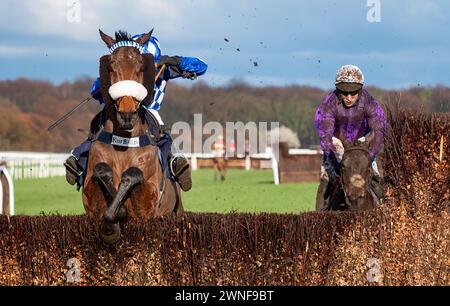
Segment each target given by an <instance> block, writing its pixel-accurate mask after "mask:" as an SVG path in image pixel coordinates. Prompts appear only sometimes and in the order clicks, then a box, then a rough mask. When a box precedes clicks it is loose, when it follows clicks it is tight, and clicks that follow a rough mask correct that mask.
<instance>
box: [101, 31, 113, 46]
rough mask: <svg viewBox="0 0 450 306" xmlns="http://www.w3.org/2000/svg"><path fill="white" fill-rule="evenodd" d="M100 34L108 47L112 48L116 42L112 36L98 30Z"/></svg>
mask: <svg viewBox="0 0 450 306" xmlns="http://www.w3.org/2000/svg"><path fill="white" fill-rule="evenodd" d="M98 31H99V33H100V37H101V38H102V40H103V41H104V42H105V44H106V45H107V46H108V48H111V46H112V45H113V44H114V43H115V42H116V41H115V40H114V39H113V38H112V37H111V36H109V35H106V34H105V33H103V32H102V30H100V29H98Z"/></svg>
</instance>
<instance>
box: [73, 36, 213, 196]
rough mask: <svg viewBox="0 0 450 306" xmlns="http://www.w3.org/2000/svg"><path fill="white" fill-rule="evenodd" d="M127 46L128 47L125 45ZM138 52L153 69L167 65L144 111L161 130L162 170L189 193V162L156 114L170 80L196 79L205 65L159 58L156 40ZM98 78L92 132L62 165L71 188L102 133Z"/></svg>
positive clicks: (194, 60)
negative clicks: (97, 109)
mask: <svg viewBox="0 0 450 306" xmlns="http://www.w3.org/2000/svg"><path fill="white" fill-rule="evenodd" d="M142 35H144V34H139V35H135V36H133V37H132V38H131V39H130V41H127V42H123V41H121V42H120V45H119V43H117V46H115V45H113V46H112V47H111V50H110V53H111V52H112V51H113V48H117V47H119V46H132V47H135V46H136V43H135V42H134V40H136V39H138V38H140V37H141V36H142ZM127 43H128V44H127ZM141 52H142V53H143V54H149V53H151V54H152V55H153V57H154V60H155V69H158V68H161V67H162V66H163V65H166V69H165V70H164V71H163V72H162V73H161V74H160V76H159V78H158V79H157V80H156V82H155V87H154V92H155V94H154V98H153V101H152V102H151V103H150V104H149V105H148V106H147V107H146V109H147V111H148V112H149V113H151V114H152V115H153V117H154V118H155V119H156V120H157V121H158V123H159V125H160V126H161V127H162V129H161V131H162V132H163V136H162V137H161V138H160V140H159V141H158V143H157V146H158V148H159V151H160V160H161V164H162V165H163V167H164V168H169V169H170V173H169V176H170V177H171V178H172V179H174V180H176V181H177V182H178V184H179V185H180V187H181V189H182V190H183V191H188V190H190V189H191V187H192V180H191V170H190V167H189V162H188V160H187V159H186V157H184V156H183V155H181V154H180V153H176V149H175V147H174V145H173V140H172V137H171V136H170V134H169V132H168V131H167V130H166V129H164V123H163V121H162V119H161V117H160V115H159V113H158V111H159V109H160V107H161V104H162V101H163V98H164V93H165V90H166V85H167V82H168V81H169V80H170V79H174V78H178V77H183V78H188V79H191V80H193V79H195V78H196V77H197V76H200V75H202V74H204V73H205V72H206V69H207V67H208V66H207V64H206V63H205V62H204V61H202V60H200V59H199V58H196V57H182V56H167V55H161V48H160V44H159V41H158V39H156V37H154V36H151V37H150V39H149V41H148V42H147V43H146V44H145V45H144V46H143V48H142V50H141ZM100 87H101V86H100V79H99V78H97V79H96V80H95V82H94V84H92V88H91V95H92V97H93V98H94V99H96V100H98V101H99V103H100V108H101V111H100V112H99V113H98V114H97V115H96V116H95V117H94V119H93V120H92V122H91V131H90V135H89V137H88V139H86V140H85V141H84V142H83V143H82V144H81V145H80V146H78V147H76V148H75V149H73V150H72V152H71V156H70V157H69V158H68V159H67V161H66V162H65V163H64V165H65V166H66V179H67V182H68V183H69V184H71V185H74V184H75V183H77V187H78V189H79V188H80V187H81V186H82V185H83V182H84V176H85V172H86V169H87V160H88V155H89V149H90V147H91V144H92V141H93V140H94V139H95V135H96V134H97V133H98V132H99V131H100V130H101V128H102V125H103V122H102V117H104V116H102V115H101V114H102V110H103V108H104V106H105V105H104V103H103V100H102V95H101V92H100Z"/></svg>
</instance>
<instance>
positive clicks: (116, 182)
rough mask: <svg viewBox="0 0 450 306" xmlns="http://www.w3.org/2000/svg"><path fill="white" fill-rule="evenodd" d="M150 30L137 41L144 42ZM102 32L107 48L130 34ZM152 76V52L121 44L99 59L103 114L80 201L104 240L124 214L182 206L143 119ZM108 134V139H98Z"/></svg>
mask: <svg viewBox="0 0 450 306" xmlns="http://www.w3.org/2000/svg"><path fill="white" fill-rule="evenodd" d="M151 33H152V31H150V32H149V33H147V34H145V35H143V36H142V37H141V38H140V39H138V40H136V42H137V43H138V44H139V45H143V44H145V43H146V42H147V41H148V40H149V39H150V36H151ZM100 36H101V38H102V40H103V41H104V42H105V43H106V45H107V46H108V47H109V48H111V47H112V46H117V44H116V42H121V41H129V40H131V39H130V37H129V36H128V34H126V33H124V32H119V33H116V39H115V40H114V39H113V38H112V37H110V36H108V35H106V34H104V33H103V32H102V31H100ZM154 78H155V66H154V60H153V56H152V55H151V54H146V55H142V54H141V52H140V50H139V49H138V48H136V47H133V46H120V45H119V47H117V48H116V49H115V50H114V51H113V52H112V53H111V55H110V56H104V57H103V58H102V59H101V62H100V79H101V84H102V96H103V99H104V101H105V103H106V106H105V109H104V111H103V115H104V116H105V120H104V124H103V128H102V130H101V131H100V132H99V133H98V134H97V139H96V141H94V142H93V144H92V146H91V148H90V151H89V162H88V166H87V173H86V178H85V181H84V185H83V204H84V207H85V210H86V212H87V214H88V215H89V216H91V217H93V218H95V219H96V220H98V221H99V222H101V227H100V234H101V237H102V238H103V240H104V241H105V242H107V243H114V242H116V241H117V240H118V239H119V238H120V222H122V221H124V220H126V219H131V220H142V221H147V220H149V218H151V217H154V216H160V215H165V214H169V213H173V212H177V213H179V212H182V203H181V198H180V189H179V187H178V185H176V184H175V182H173V181H172V180H170V179H168V178H167V175H165V172H164V170H163V168H162V166H161V164H160V161H159V157H158V149H157V147H156V140H155V135H153V134H152V133H151V132H150V131H149V130H150V128H151V127H150V126H149V125H148V123H147V121H146V120H145V116H146V113H147V115H148V114H149V112H147V111H146V110H145V108H144V107H143V105H145V103H148V101H151V99H152V97H153V94H152V93H153V86H154V81H155V80H154ZM124 81H125V82H124ZM142 84H145V85H146V87H145V89H144V88H143V87H144V86H143V85H142ZM146 89H148V92H147V95H146ZM154 122H155V124H157V120H154ZM156 128H157V129H158V128H159V125H158V126H157V127H156ZM105 135H106V137H105ZM108 137H109V140H110V141H106V142H105V141H100V140H101V139H103V140H104V139H105V138H106V139H108ZM130 144H133V145H130ZM142 144H144V145H142Z"/></svg>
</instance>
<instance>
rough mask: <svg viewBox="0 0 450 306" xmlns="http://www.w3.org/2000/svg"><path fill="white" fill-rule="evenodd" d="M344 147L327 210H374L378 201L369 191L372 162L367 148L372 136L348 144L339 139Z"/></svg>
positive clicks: (343, 138) (344, 139)
mask: <svg viewBox="0 0 450 306" xmlns="http://www.w3.org/2000/svg"><path fill="white" fill-rule="evenodd" d="M339 138H340V139H341V141H342V144H343V145H344V154H343V156H342V161H341V171H340V172H341V173H340V177H339V180H337V181H336V182H334V184H333V185H332V186H331V192H330V193H331V196H330V199H329V206H328V208H329V210H350V211H360V210H369V209H372V208H375V207H376V206H377V205H378V199H377V197H376V196H375V195H374V193H373V192H372V191H371V189H370V188H371V180H372V175H373V172H372V160H371V157H370V152H369V146H370V142H371V141H372V140H373V134H372V135H371V136H369V138H368V139H367V140H366V141H365V142H360V141H358V140H356V141H354V142H349V141H347V139H346V138H345V137H343V136H342V135H340V137H339Z"/></svg>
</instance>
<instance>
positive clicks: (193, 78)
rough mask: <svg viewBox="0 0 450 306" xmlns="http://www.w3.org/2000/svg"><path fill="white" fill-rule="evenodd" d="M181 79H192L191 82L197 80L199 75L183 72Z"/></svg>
mask: <svg viewBox="0 0 450 306" xmlns="http://www.w3.org/2000/svg"><path fill="white" fill-rule="evenodd" d="M181 77H182V78H183V79H191V80H195V79H196V78H197V73H195V72H188V71H183V73H182V75H181Z"/></svg>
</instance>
